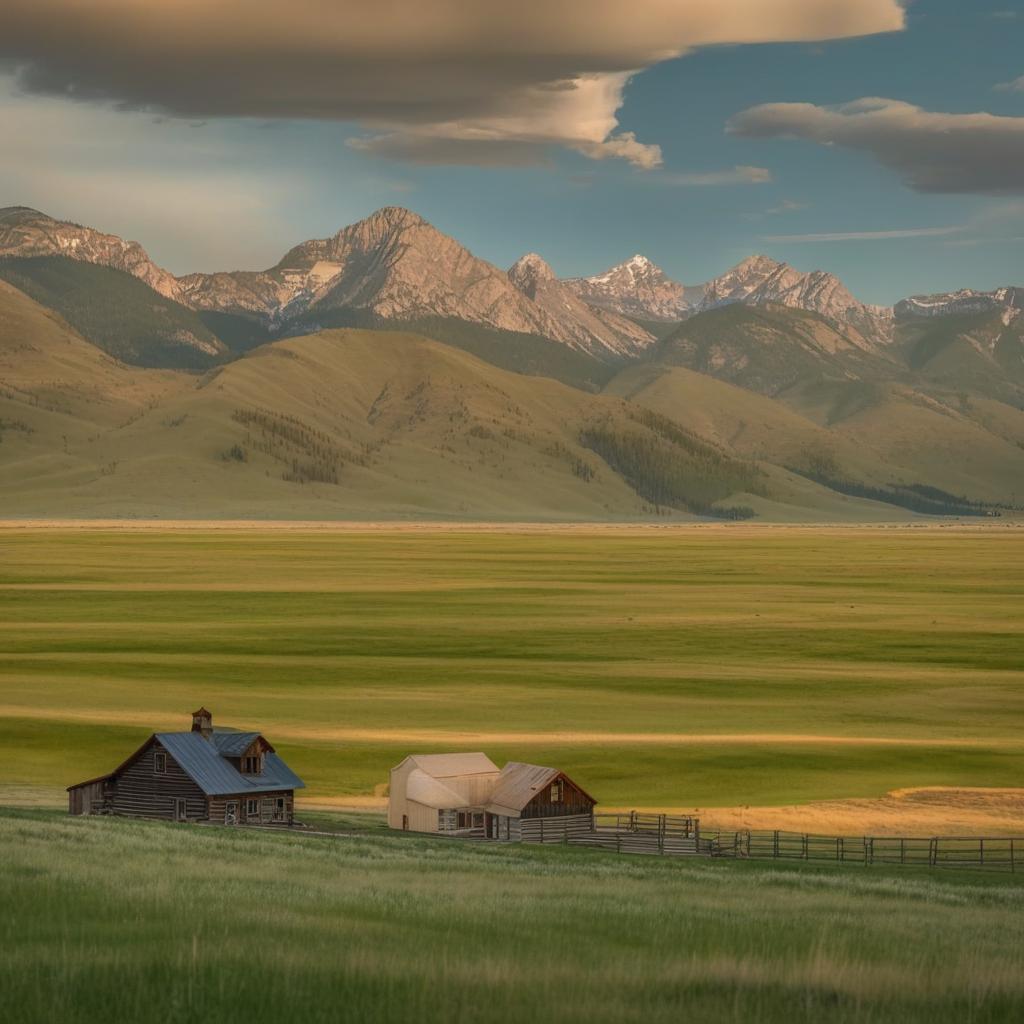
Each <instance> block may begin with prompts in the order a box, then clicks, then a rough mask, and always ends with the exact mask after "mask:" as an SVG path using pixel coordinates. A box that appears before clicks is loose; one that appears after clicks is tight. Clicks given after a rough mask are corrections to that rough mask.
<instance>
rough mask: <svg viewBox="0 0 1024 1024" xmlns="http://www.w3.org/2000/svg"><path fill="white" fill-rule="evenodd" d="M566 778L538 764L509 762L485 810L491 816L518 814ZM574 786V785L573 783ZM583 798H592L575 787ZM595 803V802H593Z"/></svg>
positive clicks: (554, 769)
mask: <svg viewBox="0 0 1024 1024" xmlns="http://www.w3.org/2000/svg"><path fill="white" fill-rule="evenodd" d="M560 777H561V778H568V776H567V775H565V773H564V772H560V771H559V770H558V769H557V768H545V767H543V766H542V765H539V764H524V763H523V762H522V761H509V763H508V764H507V765H505V767H504V768H502V769H501V774H500V775H499V776H498V782H497V785H496V786H495V787H494V791H493V792H492V793H491V799H490V801H489V802H488V805H487V810H488V811H490V812H491V813H492V814H509V813H510V812H511V813H512V814H518V813H519V812H520V811H521V810H522V809H523V808H524V807H525V806H526V805H527V804H528V803H529V802H530V801H531V800H532V799H533V798H534V797H535V796H536V795H537V794H538V793H539V792H540V791H541V790H542V789H544V787H545V786H549V785H551V783H552V782H554V780H555V779H557V778H560ZM573 785H574V786H576V783H573ZM576 788H577V789H579V790H580V792H581V793H583V795H584V796H586V797H588V798H589V799H591V800H593V799H594V798H593V797H591V796H590V794H589V793H586V792H585V791H584V790H582V789H580V787H579V786H576ZM595 803H596V801H595Z"/></svg>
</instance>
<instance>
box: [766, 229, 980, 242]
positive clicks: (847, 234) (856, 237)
mask: <svg viewBox="0 0 1024 1024" xmlns="http://www.w3.org/2000/svg"><path fill="white" fill-rule="evenodd" d="M959 231H963V228H962V227H960V226H959V225H951V226H949V227H943V228H895V229H893V230H890V231H824V232H821V233H819V234H808V235H764V236H762V238H761V241H762V242H878V241H886V240H889V239H894V238H937V237H941V236H943V235H954V234H956V233H957V232H959Z"/></svg>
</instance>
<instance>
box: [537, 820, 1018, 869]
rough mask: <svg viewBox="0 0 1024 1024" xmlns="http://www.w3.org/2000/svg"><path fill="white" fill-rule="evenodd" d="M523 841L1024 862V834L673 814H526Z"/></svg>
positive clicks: (992, 865) (898, 860)
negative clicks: (911, 832) (710, 825)
mask: <svg viewBox="0 0 1024 1024" xmlns="http://www.w3.org/2000/svg"><path fill="white" fill-rule="evenodd" d="M521 838H522V840H523V841H524V842H533V843H565V844H567V845H572V846H589V847H595V848H599V849H603V850H611V851H613V852H615V853H634V854H656V855H659V856H663V857H733V858H750V859H752V860H754V859H761V860H804V861H833V862H837V863H848V864H862V865H864V866H870V865H872V864H902V865H907V866H916V867H929V868H942V867H949V868H984V869H987V870H993V871H1012V872H1016V870H1017V868H1018V866H1019V867H1021V868H1022V869H1024V838H1020V837H1009V836H826V835H816V834H814V833H810V832H784V831H781V830H776V831H769V830H756V829H739V830H736V831H728V830H721V829H702V828H701V825H700V819H698V818H695V817H689V816H677V815H671V814H641V813H640V812H638V811H630V812H628V813H625V814H610V813H596V814H593V815H591V814H578V815H572V816H563V817H555V818H533V819H524V820H523V821H522V823H521Z"/></svg>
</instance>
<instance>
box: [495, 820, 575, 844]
mask: <svg viewBox="0 0 1024 1024" xmlns="http://www.w3.org/2000/svg"><path fill="white" fill-rule="evenodd" d="M518 825H519V827H518V829H515V828H513V829H512V830H511V831H514V832H518V838H519V839H520V840H521V841H522V842H524V843H565V842H569V843H571V842H573V841H574V840H577V839H582V838H584V837H586V836H589V835H590V834H591V833H592V832H593V830H594V816H593V814H564V815H558V816H557V817H552V818H522V819H520V820H519V822H518ZM510 838H511V836H510Z"/></svg>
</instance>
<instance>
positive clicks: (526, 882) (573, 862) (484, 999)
mask: <svg viewBox="0 0 1024 1024" xmlns="http://www.w3.org/2000/svg"><path fill="white" fill-rule="evenodd" d="M0 864H2V865H3V868H2V870H0V907H2V908H3V913H2V914H0V991H3V993H4V1019H5V1020H6V1021H8V1022H9V1024H27V1022H33V1024H35V1022H37V1021H41V1020H47V1021H61V1022H62V1024H76V1022H86V1021H95V1020H104V1021H107V1022H109V1024H120V1022H128V1021H132V1022H134V1021H140V1020H151V1021H158V1022H160V1024H176V1022H182V1024H185V1022H191V1021H200V1020H203V1021H217V1022H219V1024H233V1022H235V1021H238V1022H251V1021H253V1020H276V1021H292V1020H295V1021H303V1022H305V1024H317V1022H334V1021H338V1020H373V1021H375V1022H404V1021H410V1022H411V1021H416V1022H431V1021H437V1022H442V1021H445V1022H447V1021H462V1022H473V1021H488V1022H496V1021H509V1022H513V1021H515V1022H518V1021H523V1022H526V1021H542V1020H552V1019H558V1020H563V1021H615V1022H619V1021H644V1022H651V1024H656V1022H659V1021H666V1022H668V1021H672V1022H676V1021H679V1020H681V1019H689V1020H695V1021H697V1020H699V1021H705V1020H715V1021H721V1022H723V1024H725V1022H730V1021H734V1022H737V1024H740V1022H744V1024H745V1022H749V1021H766V1022H771V1021H787V1022H792V1021H820V1020H823V1019H827V1020H829V1021H835V1022H839V1024H846V1022H862V1021H863V1022H867V1021H871V1022H889V1021H892V1022H900V1024H907V1022H918V1021H920V1022H928V1024H942V1022H945V1021H950V1022H953V1021H955V1022H957V1024H982V1022H995V1021H1010V1020H1018V1019H1020V1018H1021V1015H1022V1014H1024V888H1021V885H1020V882H1019V879H1016V878H1014V877H1013V876H1007V875H1003V876H999V877H993V876H987V875H973V876H970V875H967V874H952V873H946V872H943V871H938V872H933V873H931V874H924V873H921V872H918V871H915V870H914V869H904V870H902V871H900V870H899V869H892V870H888V871H887V870H886V869H883V868H872V869H864V868H859V869H858V868H849V867H848V868H845V869H842V868H838V869H837V868H833V869H828V868H822V867H809V866H782V865H771V866H767V865H764V864H757V863H753V862H748V863H739V862H735V863H726V862H722V861H700V862H680V861H669V862H666V861H662V860H660V859H658V858H644V857H616V856H615V855H613V854H605V853H602V852H600V851H581V850H570V849H566V848H561V847H549V848H537V847H515V846H513V847H508V846H491V845H486V844H471V843H463V842H459V841H454V840H438V839H426V838H413V837H408V836H400V835H399V836H394V835H392V836H386V835H385V836H370V835H361V836H360V835H353V836H348V837H338V838H317V837H308V836H307V837H304V836H300V835H288V834H273V833H266V832H262V833H255V832H250V831H244V830H243V831H229V830H225V829H220V828H211V827H207V828H203V827H198V826H173V825H164V824H158V823H148V822H139V821H128V820H123V819H120V820H119V819H109V818H107V819H102V818H91V819H90V818H86V819H82V818H70V819H69V818H65V817H61V816H59V815H57V814H55V813H52V812H40V811H20V812H19V811H10V810H7V811H0Z"/></svg>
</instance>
